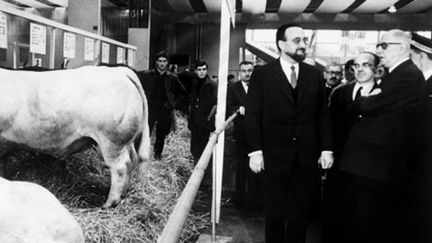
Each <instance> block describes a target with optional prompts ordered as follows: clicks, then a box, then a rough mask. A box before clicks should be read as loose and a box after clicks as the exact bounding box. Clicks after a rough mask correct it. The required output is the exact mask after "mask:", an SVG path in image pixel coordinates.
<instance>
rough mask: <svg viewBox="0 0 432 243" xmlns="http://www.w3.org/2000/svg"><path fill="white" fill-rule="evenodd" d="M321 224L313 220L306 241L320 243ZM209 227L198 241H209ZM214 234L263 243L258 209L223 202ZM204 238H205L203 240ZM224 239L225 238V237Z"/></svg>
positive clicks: (238, 241) (241, 242) (236, 242)
mask: <svg viewBox="0 0 432 243" xmlns="http://www.w3.org/2000/svg"><path fill="white" fill-rule="evenodd" d="M320 230H321V224H320V220H319V219H315V220H313V221H312V222H311V223H310V225H309V228H308V232H307V238H306V243H321V234H320ZM211 234H212V230H211V227H209V228H207V229H206V230H205V231H203V232H202V235H206V236H203V237H201V241H199V243H210V242H212V241H211ZM216 235H217V236H224V237H230V238H232V239H229V241H226V240H222V239H221V240H218V241H216V242H218V243H222V242H233V243H264V242H265V238H264V219H263V214H262V212H260V211H256V210H254V211H251V210H246V209H238V208H237V207H235V205H234V204H224V205H223V206H222V208H221V216H220V222H219V224H218V225H217V226H216ZM204 239H205V240H204ZM225 239H226V238H225Z"/></svg>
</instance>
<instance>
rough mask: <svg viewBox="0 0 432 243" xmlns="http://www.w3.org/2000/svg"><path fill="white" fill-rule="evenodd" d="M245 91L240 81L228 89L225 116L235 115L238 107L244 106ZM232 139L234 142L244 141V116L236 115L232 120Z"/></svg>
mask: <svg viewBox="0 0 432 243" xmlns="http://www.w3.org/2000/svg"><path fill="white" fill-rule="evenodd" d="M245 103H246V91H245V90H244V88H243V84H242V82H241V81H237V82H235V83H233V84H231V85H230V86H229V87H228V92H227V115H231V114H233V113H235V112H236V111H237V110H238V108H239V107H240V106H245ZM234 138H235V139H236V141H239V140H244V139H245V138H246V133H245V129H244V115H240V114H238V115H237V117H236V118H235V119H234Z"/></svg>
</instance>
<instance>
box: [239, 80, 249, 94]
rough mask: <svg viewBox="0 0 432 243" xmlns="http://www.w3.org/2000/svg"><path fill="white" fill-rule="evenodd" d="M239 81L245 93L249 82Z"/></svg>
mask: <svg viewBox="0 0 432 243" xmlns="http://www.w3.org/2000/svg"><path fill="white" fill-rule="evenodd" d="M240 82H241V83H242V86H243V89H244V90H245V91H246V93H247V91H248V88H249V86H248V84H249V83H246V82H245V81H240Z"/></svg>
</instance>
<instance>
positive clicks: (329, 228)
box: [323, 52, 380, 243]
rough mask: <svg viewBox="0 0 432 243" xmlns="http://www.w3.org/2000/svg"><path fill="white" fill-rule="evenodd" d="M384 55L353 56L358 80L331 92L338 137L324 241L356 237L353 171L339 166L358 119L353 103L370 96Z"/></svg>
mask: <svg viewBox="0 0 432 243" xmlns="http://www.w3.org/2000/svg"><path fill="white" fill-rule="evenodd" d="M379 62H380V58H379V57H378V56H377V55H375V54H373V53H371V52H363V53H361V54H360V55H359V56H358V57H357V58H355V59H353V64H352V66H353V70H354V75H355V82H350V83H347V84H345V85H342V86H339V87H337V88H336V89H335V90H334V91H333V93H332V94H331V96H330V99H329V100H330V102H329V110H330V118H331V121H332V132H333V141H334V150H333V153H334V158H335V161H334V165H333V167H332V168H331V169H330V170H329V171H328V172H327V180H326V184H325V187H324V195H323V242H324V243H332V242H351V241H352V240H353V239H351V237H352V236H353V230H354V228H355V227H353V222H354V221H353V219H354V218H355V212H356V210H355V207H354V206H352V205H353V204H354V203H353V202H352V199H353V198H355V195H353V193H352V192H353V191H354V190H352V187H350V186H349V183H348V182H350V181H351V180H350V177H351V175H350V174H346V173H344V172H342V171H340V169H339V168H338V166H339V164H340V160H341V156H342V152H343V150H344V147H345V142H346V141H347V138H348V136H349V134H350V130H351V127H352V126H353V124H354V123H355V121H356V120H357V119H358V118H357V117H355V116H354V114H353V112H352V104H353V102H354V101H355V100H357V99H359V98H360V97H361V96H362V95H363V96H367V95H369V94H370V92H371V91H372V90H373V88H374V87H375V86H376V84H375V81H376V79H377V78H379V77H377V74H378V64H379Z"/></svg>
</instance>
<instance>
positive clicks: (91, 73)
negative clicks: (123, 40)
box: [0, 66, 144, 151]
mask: <svg viewBox="0 0 432 243" xmlns="http://www.w3.org/2000/svg"><path fill="white" fill-rule="evenodd" d="M129 71H130V70H129V69H127V68H124V67H117V68H109V67H93V66H86V67H82V68H77V69H71V70H58V71H48V72H28V71H10V70H0V103H2V104H6V107H7V108H6V109H2V110H1V111H0V131H1V137H2V139H4V140H7V141H13V142H16V143H17V144H25V145H27V146H28V147H31V148H40V149H41V150H46V151H50V150H56V149H64V148H66V147H67V146H68V145H70V144H71V143H72V142H73V141H75V140H76V139H78V138H80V137H91V138H94V139H96V138H98V137H100V136H101V135H100V134H101V133H103V134H104V135H106V136H111V138H110V139H113V140H119V141H130V140H131V139H133V137H134V136H135V134H136V133H137V131H139V130H142V119H141V118H142V117H143V112H144V110H143V105H142V102H143V101H142V98H141V95H140V93H139V91H138V89H137V88H136V87H135V85H134V83H133V82H131V81H130V80H129V77H128V75H127V74H128V73H127V72H129ZM125 131H130V132H126V133H125ZM0 142H1V141H0Z"/></svg>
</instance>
